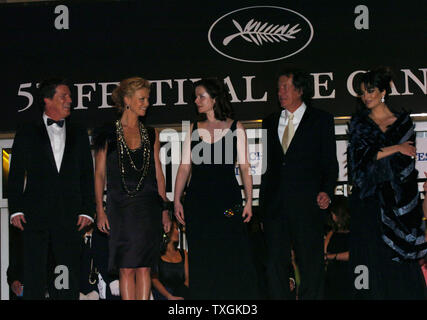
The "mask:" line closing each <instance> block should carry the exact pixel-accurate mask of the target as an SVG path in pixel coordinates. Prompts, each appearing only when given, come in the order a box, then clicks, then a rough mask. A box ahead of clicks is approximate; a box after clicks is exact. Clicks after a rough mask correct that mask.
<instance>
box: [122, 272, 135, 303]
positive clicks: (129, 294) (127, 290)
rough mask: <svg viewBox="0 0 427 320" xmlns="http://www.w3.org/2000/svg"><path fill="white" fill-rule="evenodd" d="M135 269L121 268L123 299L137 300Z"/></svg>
mask: <svg viewBox="0 0 427 320" xmlns="http://www.w3.org/2000/svg"><path fill="white" fill-rule="evenodd" d="M135 270H137V269H133V268H121V269H120V295H121V296H122V300H135V299H136V295H135V273H136V272H135Z"/></svg>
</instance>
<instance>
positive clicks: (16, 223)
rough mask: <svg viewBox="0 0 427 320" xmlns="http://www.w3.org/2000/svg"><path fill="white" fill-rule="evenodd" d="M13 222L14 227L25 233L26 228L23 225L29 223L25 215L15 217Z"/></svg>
mask: <svg viewBox="0 0 427 320" xmlns="http://www.w3.org/2000/svg"><path fill="white" fill-rule="evenodd" d="M11 222H12V225H13V226H14V227H16V228H18V229H19V230H21V231H24V226H23V225H22V223H27V221H26V220H25V217H24V215H23V214H19V215H17V216H14V217H13V218H12V220H11Z"/></svg>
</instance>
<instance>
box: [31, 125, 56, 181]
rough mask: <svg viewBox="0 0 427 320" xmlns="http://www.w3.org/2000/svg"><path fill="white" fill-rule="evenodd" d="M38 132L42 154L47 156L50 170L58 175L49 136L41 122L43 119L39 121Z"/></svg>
mask: <svg viewBox="0 0 427 320" xmlns="http://www.w3.org/2000/svg"><path fill="white" fill-rule="evenodd" d="M39 131H40V137H41V141H42V152H44V153H45V154H46V155H47V157H48V159H49V162H50V164H51V167H52V169H53V170H54V171H55V172H56V173H58V169H57V168H56V163H55V157H54V155H53V150H52V145H51V144H50V139H49V134H48V133H47V130H46V126H45V124H44V122H43V119H41V121H40V122H39ZM36 152H37V151H36Z"/></svg>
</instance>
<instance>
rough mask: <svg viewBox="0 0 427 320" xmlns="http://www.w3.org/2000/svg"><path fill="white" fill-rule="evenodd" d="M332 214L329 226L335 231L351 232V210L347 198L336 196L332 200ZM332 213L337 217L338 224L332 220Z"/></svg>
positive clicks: (330, 209)
mask: <svg viewBox="0 0 427 320" xmlns="http://www.w3.org/2000/svg"><path fill="white" fill-rule="evenodd" d="M329 211H330V214H329V219H328V224H329V226H330V227H331V228H332V230H334V231H339V230H349V228H350V209H349V206H348V199H347V197H345V196H341V195H335V196H334V197H333V198H332V202H331V206H330V208H329ZM332 213H333V214H335V216H336V217H337V222H335V221H334V220H333V219H332Z"/></svg>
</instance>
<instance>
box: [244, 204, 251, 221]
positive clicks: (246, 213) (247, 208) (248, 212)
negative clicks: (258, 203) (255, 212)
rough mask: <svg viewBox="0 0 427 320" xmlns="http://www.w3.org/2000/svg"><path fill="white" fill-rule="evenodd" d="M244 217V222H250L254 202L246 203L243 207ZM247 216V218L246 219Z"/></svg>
mask: <svg viewBox="0 0 427 320" xmlns="http://www.w3.org/2000/svg"><path fill="white" fill-rule="evenodd" d="M242 217H243V218H244V220H243V222H245V223H248V222H249V221H251V219H252V203H246V205H245V207H244V208H243V213H242ZM245 218H246V219H245Z"/></svg>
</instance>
